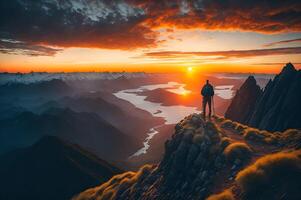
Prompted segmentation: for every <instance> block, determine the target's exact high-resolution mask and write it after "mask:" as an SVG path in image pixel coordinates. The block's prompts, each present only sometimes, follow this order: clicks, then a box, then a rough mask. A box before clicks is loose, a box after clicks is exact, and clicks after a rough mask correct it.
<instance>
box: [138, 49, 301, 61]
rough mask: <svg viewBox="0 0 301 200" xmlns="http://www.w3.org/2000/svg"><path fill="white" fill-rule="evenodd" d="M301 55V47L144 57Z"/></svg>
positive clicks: (172, 52) (157, 53)
mask: <svg viewBox="0 0 301 200" xmlns="http://www.w3.org/2000/svg"><path fill="white" fill-rule="evenodd" d="M286 54H301V47H287V48H273V49H251V50H231V51H208V52H205V51H204V52H183V51H158V52H149V53H145V54H144V55H143V56H147V57H152V58H179V57H191V56H197V57H202V56H213V57H215V58H213V59H227V58H246V57H256V56H271V55H286Z"/></svg>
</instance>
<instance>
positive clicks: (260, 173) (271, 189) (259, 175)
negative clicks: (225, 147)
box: [236, 151, 301, 199]
mask: <svg viewBox="0 0 301 200" xmlns="http://www.w3.org/2000/svg"><path fill="white" fill-rule="evenodd" d="M300 180H301V153H300V151H299V152H296V151H295V152H291V153H277V154H272V155H267V156H264V157H262V158H260V159H259V160H257V161H256V162H255V163H254V164H253V165H251V166H249V167H247V168H246V169H244V170H243V171H241V172H239V174H238V175H237V177H236V181H237V182H238V184H239V186H240V187H241V189H242V192H243V195H244V196H245V198H244V199H280V197H281V196H283V199H301V191H300ZM284 197H285V198H284Z"/></svg>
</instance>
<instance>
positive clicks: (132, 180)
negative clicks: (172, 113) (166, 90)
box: [73, 114, 301, 200]
mask: <svg viewBox="0 0 301 200" xmlns="http://www.w3.org/2000/svg"><path fill="white" fill-rule="evenodd" d="M300 141H301V132H300V130H287V131H285V132H283V133H280V132H279V133H278V134H274V133H270V132H267V131H260V130H258V129H250V128H249V127H247V126H244V125H242V124H239V123H237V122H233V121H230V120H228V119H224V118H220V117H215V118H213V119H212V120H211V121H204V120H203V118H202V116H201V114H193V115H190V116H187V117H186V118H185V119H183V120H182V121H181V122H179V123H178V124H177V125H176V126H175V133H174V134H173V136H172V138H171V139H170V140H168V141H166V143H165V153H164V157H163V159H162V160H161V162H160V163H159V164H153V165H145V166H143V167H141V168H140V170H138V171H137V172H125V173H123V174H119V175H116V176H114V177H112V178H111V179H110V180H109V181H107V182H106V183H104V184H102V185H100V186H97V187H94V188H91V189H88V190H86V191H84V192H82V193H80V194H79V195H76V196H75V197H74V198H73V200H94V199H118V200H120V199H143V200H151V199H179V200H180V199H208V200H216V199H218V200H223V199H226V200H228V199H229V200H235V199H243V200H255V199H278V198H279V197H280V199H290V200H297V199H300V198H301V192H300V189H299V186H300V179H301V173H300V172H301V151H300V148H301V143H300Z"/></svg>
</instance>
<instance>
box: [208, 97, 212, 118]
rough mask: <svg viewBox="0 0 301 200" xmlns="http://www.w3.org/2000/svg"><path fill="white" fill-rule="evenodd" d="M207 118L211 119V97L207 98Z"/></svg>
mask: <svg viewBox="0 0 301 200" xmlns="http://www.w3.org/2000/svg"><path fill="white" fill-rule="evenodd" d="M208 107H209V117H211V97H208Z"/></svg>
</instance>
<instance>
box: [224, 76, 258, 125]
mask: <svg viewBox="0 0 301 200" xmlns="http://www.w3.org/2000/svg"><path fill="white" fill-rule="evenodd" d="M261 95H262V90H261V89H260V87H259V86H258V85H257V84H256V80H255V78H254V76H249V77H248V78H247V80H246V81H245V82H244V83H243V84H242V86H241V87H240V88H239V90H237V92H236V94H235V96H234V98H233V99H232V101H231V104H230V105H229V107H228V109H227V111H226V113H225V117H226V118H229V119H231V120H234V121H237V122H240V123H247V122H248V120H249V118H250V116H251V114H252V112H253V111H254V108H255V105H256V102H257V101H258V99H259V98H260V97H261Z"/></svg>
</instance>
